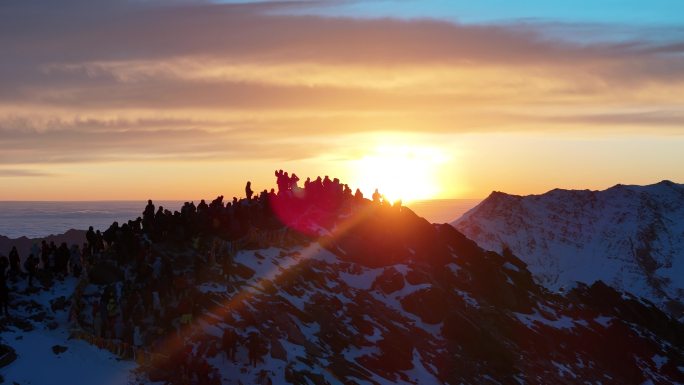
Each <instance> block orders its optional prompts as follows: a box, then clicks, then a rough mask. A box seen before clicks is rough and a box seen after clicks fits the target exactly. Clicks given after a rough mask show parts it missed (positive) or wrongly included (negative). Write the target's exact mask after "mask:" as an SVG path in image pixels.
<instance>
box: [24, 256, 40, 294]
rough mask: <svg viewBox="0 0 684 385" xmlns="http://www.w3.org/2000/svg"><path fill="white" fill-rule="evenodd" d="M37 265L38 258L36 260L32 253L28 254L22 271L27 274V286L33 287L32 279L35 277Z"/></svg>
mask: <svg viewBox="0 0 684 385" xmlns="http://www.w3.org/2000/svg"><path fill="white" fill-rule="evenodd" d="M37 265H38V258H36V257H35V256H34V255H33V253H31V254H29V256H28V258H26V260H25V261H24V270H26V273H28V285H29V287H33V277H34V276H35V275H36V266H37Z"/></svg>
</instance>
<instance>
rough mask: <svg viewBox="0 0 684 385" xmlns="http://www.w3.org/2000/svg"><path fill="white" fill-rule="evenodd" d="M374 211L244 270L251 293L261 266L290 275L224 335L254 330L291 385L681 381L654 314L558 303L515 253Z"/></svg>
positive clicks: (670, 323)
mask: <svg viewBox="0 0 684 385" xmlns="http://www.w3.org/2000/svg"><path fill="white" fill-rule="evenodd" d="M378 210H379V211H377V212H376V213H375V214H369V215H377V216H379V217H380V218H382V220H380V219H378V218H375V219H373V218H372V217H371V218H367V220H368V221H369V222H366V223H363V222H361V223H359V222H358V221H356V222H355V223H356V227H353V226H352V227H351V230H348V231H347V232H346V233H344V234H342V235H340V236H339V237H336V236H333V237H329V238H326V239H324V240H322V241H320V245H319V244H317V243H315V242H314V243H311V244H309V246H308V247H305V248H294V250H295V251H297V250H298V251H299V252H298V253H294V252H287V253H285V252H282V251H281V252H277V253H271V254H269V253H267V252H266V251H259V252H258V253H259V255H258V256H256V255H254V257H253V259H252V260H250V259H249V256H248V255H243V256H242V257H243V258H245V259H242V260H239V261H237V263H240V264H242V265H244V270H245V271H248V272H249V274H240V276H241V277H242V278H243V279H245V280H247V283H249V282H252V281H254V282H257V281H259V282H263V281H264V279H263V278H262V276H261V274H262V273H261V272H259V269H258V268H257V267H258V266H259V265H260V264H268V263H269V262H270V263H272V264H273V265H278V266H284V265H288V266H289V267H288V268H287V269H283V271H282V273H281V274H278V275H275V276H268V282H269V284H268V289H267V290H266V289H264V290H262V291H260V292H259V293H258V294H255V295H250V296H247V297H245V298H243V299H242V301H243V302H241V304H240V305H239V306H235V305H233V306H235V307H236V313H237V315H238V317H236V318H235V319H232V320H230V321H227V322H229V323H230V324H231V327H235V328H237V329H238V330H246V329H249V330H252V329H258V330H259V331H260V333H261V335H262V338H263V339H264V340H265V341H268V343H267V344H265V345H266V346H267V352H265V353H264V354H265V355H266V356H268V357H269V359H272V360H276V361H279V362H288V364H287V365H286V366H285V368H284V369H283V377H282V378H284V379H285V380H286V381H288V382H289V383H301V382H307V381H308V382H312V383H321V384H328V383H333V382H332V381H331V378H334V379H336V380H338V381H341V382H342V383H350V384H351V383H357V382H360V381H367V382H369V383H382V382H383V381H389V382H393V383H405V384H439V383H441V384H459V383H492V384H496V383H499V384H508V383H511V384H513V383H519V382H523V383H578V382H579V383H581V382H583V381H589V382H595V381H601V382H602V383H604V384H624V383H643V382H644V381H648V380H653V379H655V378H658V379H659V380H658V381H661V382H662V383H674V382H676V381H681V375H682V373H681V369H680V368H681V367H682V365H684V358H683V355H682V348H681V346H684V341H683V340H682V338H684V330H682V325H681V324H680V323H678V322H677V321H676V320H674V319H672V318H670V317H669V316H667V315H666V314H664V313H663V312H661V311H660V310H659V309H658V308H656V307H655V306H653V305H652V304H649V303H647V302H644V301H642V300H640V299H638V298H636V297H632V296H630V295H627V294H624V293H621V292H618V291H616V290H614V289H612V288H610V287H608V286H606V285H604V284H602V283H596V284H594V285H592V286H580V287H578V288H576V289H575V290H572V291H571V292H569V293H567V295H558V294H553V293H550V292H548V291H546V290H545V289H544V288H542V287H541V286H538V285H537V284H535V283H534V281H533V280H532V275H531V274H530V272H529V271H528V270H527V269H526V265H525V263H524V262H522V261H521V260H520V259H519V258H517V257H516V256H515V255H513V254H512V253H510V252H506V253H504V254H503V255H500V254H497V253H494V252H488V251H485V250H483V249H481V248H480V247H478V246H477V244H475V243H474V242H473V241H471V240H469V239H467V238H466V237H465V236H464V235H463V234H461V233H460V232H458V231H457V230H455V229H454V228H453V227H451V226H448V225H427V227H426V226H425V224H426V223H425V222H424V221H423V220H422V219H420V218H417V217H415V216H414V215H413V214H412V213H404V212H401V211H395V209H389V208H387V209H386V210H387V211H382V210H380V209H378ZM388 220H391V223H392V226H387V225H383V223H386V222H385V221H388ZM413 233H415V234H420V236H409V234H413ZM422 239H429V240H430V242H431V244H428V243H426V242H423V240H422ZM370 245H373V248H371V249H370V250H368V248H369V247H370ZM320 246H323V247H324V248H320ZM303 256H304V257H303ZM365 258H368V259H365ZM248 269H249V270H248ZM260 287H265V286H264V285H263V284H261V286H260ZM287 346H296V347H297V349H301V352H302V353H301V354H297V353H294V352H293V351H292V350H291V349H288V348H287ZM322 368H325V370H324V371H322ZM417 372H420V373H423V374H422V375H423V377H420V378H418V377H416V375H415V373H417ZM322 373H328V374H329V375H330V376H331V377H328V375H324V374H322ZM379 379H382V380H379Z"/></svg>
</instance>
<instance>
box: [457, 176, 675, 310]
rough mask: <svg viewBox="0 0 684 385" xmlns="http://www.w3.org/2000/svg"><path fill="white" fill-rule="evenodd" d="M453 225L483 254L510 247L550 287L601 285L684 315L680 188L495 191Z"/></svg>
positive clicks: (670, 184)
mask: <svg viewBox="0 0 684 385" xmlns="http://www.w3.org/2000/svg"><path fill="white" fill-rule="evenodd" d="M452 225H453V226H454V227H456V228H457V229H458V230H459V231H461V232H462V233H463V234H465V235H466V236H467V237H469V238H470V239H473V240H474V241H476V242H477V244H478V245H480V246H481V247H483V248H485V249H488V250H494V251H497V252H501V251H502V250H503V249H504V248H509V249H510V250H511V251H512V252H513V253H514V254H515V255H516V256H518V257H519V258H520V259H522V260H523V261H524V262H525V263H527V264H528V269H529V270H530V272H532V274H533V275H534V277H535V279H536V280H537V281H538V282H539V283H541V284H542V285H544V286H546V287H547V288H550V289H553V290H563V289H564V288H569V287H572V286H574V285H575V282H583V283H586V284H592V283H593V282H595V281H598V280H601V281H603V282H605V283H606V284H608V285H611V286H613V287H616V288H618V289H620V290H625V291H629V292H631V293H634V294H635V295H637V296H641V297H645V298H647V299H649V300H651V301H653V302H654V303H656V304H657V305H658V306H659V307H661V308H662V309H664V310H666V311H668V312H670V313H671V314H673V315H675V316H677V317H682V316H683V315H684V305H682V298H684V185H681V184H676V183H673V182H670V181H662V182H660V183H657V184H652V185H648V186H633V185H616V186H613V187H611V188H609V189H607V190H604V191H589V190H561V189H555V190H552V191H549V192H547V193H545V194H542V195H530V196H518V195H510V194H505V193H502V192H493V193H492V194H491V195H490V196H489V197H488V198H487V199H485V200H484V201H482V202H481V203H480V204H479V205H478V206H476V207H475V208H473V209H472V210H470V211H468V212H467V213H466V214H464V215H463V216H462V217H461V218H459V219H458V220H456V221H454V222H453V223H452Z"/></svg>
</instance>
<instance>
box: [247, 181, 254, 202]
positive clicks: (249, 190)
mask: <svg viewBox="0 0 684 385" xmlns="http://www.w3.org/2000/svg"><path fill="white" fill-rule="evenodd" d="M253 194H254V191H252V182H251V181H247V185H246V186H245V195H246V196H247V200H248V201H251V200H252V195H253Z"/></svg>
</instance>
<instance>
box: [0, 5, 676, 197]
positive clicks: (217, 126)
mask: <svg viewBox="0 0 684 385" xmlns="http://www.w3.org/2000/svg"><path fill="white" fill-rule="evenodd" d="M682 14H684V3H683V2H681V1H666V0H652V1H649V2H644V1H636V0H622V1H613V0H610V1H584V0H582V1H555V2H549V1H540V0H521V1H516V2H510V1H502V0H483V1H477V2H473V1H446V0H421V1H414V0H384V1H354V0H349V1H343V0H340V1H325V0H321V1H268V2H267V1H254V2H238V1H222V2H211V1H190V0H188V1H182V0H181V1H155V0H147V1H135V0H114V1H104V0H87V1H86V0H66V1H61V2H53V1H47V0H44V1H34V0H5V1H3V2H1V3H0V149H1V151H0V200H129V199H134V200H143V199H147V198H153V199H167V200H185V199H187V200H191V199H192V200H197V199H200V198H208V199H211V198H213V197H215V196H217V195H226V196H228V197H231V196H242V195H244V185H245V182H246V181H247V180H251V181H252V186H253V189H254V190H257V191H259V190H262V189H265V188H269V189H270V188H271V187H275V178H274V175H273V173H274V170H276V169H284V170H285V171H289V172H291V173H292V172H295V173H296V174H297V175H298V176H300V178H301V179H302V181H303V180H304V179H305V178H306V177H312V178H315V177H316V176H318V175H330V176H331V177H338V178H340V179H341V180H342V182H344V183H348V184H349V185H350V186H351V187H352V188H356V187H360V188H362V190H363V191H364V192H365V193H366V194H370V193H371V192H372V190H373V189H374V188H376V187H378V188H379V189H380V191H381V192H384V193H386V194H387V195H388V197H389V198H392V199H398V198H402V199H404V200H408V201H410V200H412V199H429V198H440V199H442V198H484V197H486V196H487V195H488V194H489V193H490V192H491V191H493V190H497V191H505V192H508V193H513V194H540V193H543V192H545V191H548V190H551V189H553V188H572V189H604V188H607V187H610V186H612V185H615V184H617V183H623V184H649V183H655V182H658V181H660V180H663V179H669V180H673V181H675V182H679V183H682V182H684V151H683V150H682V149H684V92H682V90H684V18H682V17H680V15H682Z"/></svg>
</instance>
